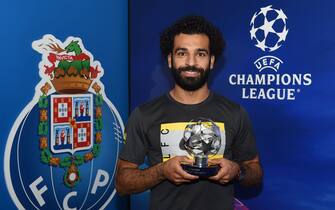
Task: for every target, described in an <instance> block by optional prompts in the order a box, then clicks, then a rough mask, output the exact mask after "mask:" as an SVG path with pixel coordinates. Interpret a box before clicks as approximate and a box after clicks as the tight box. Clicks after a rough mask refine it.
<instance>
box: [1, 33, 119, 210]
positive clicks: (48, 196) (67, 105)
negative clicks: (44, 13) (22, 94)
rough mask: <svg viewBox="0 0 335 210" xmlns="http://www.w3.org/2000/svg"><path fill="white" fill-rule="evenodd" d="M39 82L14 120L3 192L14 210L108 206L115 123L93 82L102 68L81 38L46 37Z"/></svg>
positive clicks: (36, 45)
mask: <svg viewBox="0 0 335 210" xmlns="http://www.w3.org/2000/svg"><path fill="white" fill-rule="evenodd" d="M32 47H33V49H34V50H36V51H37V52H39V53H41V54H42V60H41V62H40V63H39V74H40V77H41V81H40V82H39V84H38V85H37V86H36V88H35V95H34V98H33V99H32V101H31V102H30V103H29V104H28V105H27V106H26V107H25V108H24V110H23V111H22V112H21V113H20V115H19V116H18V118H17V119H16V121H15V123H14V125H13V127H12V129H11V132H10V134H9V137H8V140H7V145H6V151H5V178H6V184H7V188H8V190H9V193H10V194H11V197H12V199H13V201H14V202H15V204H16V206H17V207H18V208H19V209H53V208H54V207H57V208H59V209H100V208H104V207H106V205H107V204H108V203H109V202H110V201H111V200H112V198H113V196H114V194H115V189H114V184H113V179H114V174H115V169H116V161H117V154H118V150H119V145H120V144H121V143H122V141H123V128H124V127H123V123H122V120H121V118H120V115H119V113H118V111H117V110H116V108H115V107H114V105H113V104H112V103H111V101H110V100H109V99H108V98H107V96H106V94H105V92H104V86H103V84H102V83H101V81H100V78H101V77H102V75H103V72H104V70H103V68H102V66H101V64H100V63H99V62H98V61H95V60H94V59H93V56H92V54H91V53H90V52H89V51H87V50H86V49H85V48H84V45H83V42H82V40H81V39H80V38H76V37H69V38H67V39H66V41H65V42H61V41H60V40H58V39H56V38H55V37H54V36H53V35H50V34H48V35H45V36H43V38H42V39H40V40H37V41H34V42H33V43H32Z"/></svg>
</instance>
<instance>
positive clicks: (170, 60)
mask: <svg viewBox="0 0 335 210" xmlns="http://www.w3.org/2000/svg"><path fill="white" fill-rule="evenodd" d="M171 56H172V55H171V53H169V54H168V57H167V61H168V66H169V68H170V69H171V68H172V58H171Z"/></svg>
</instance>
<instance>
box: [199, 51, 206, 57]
mask: <svg viewBox="0 0 335 210" xmlns="http://www.w3.org/2000/svg"><path fill="white" fill-rule="evenodd" d="M198 56H200V57H205V56H207V54H206V53H203V52H200V53H198Z"/></svg>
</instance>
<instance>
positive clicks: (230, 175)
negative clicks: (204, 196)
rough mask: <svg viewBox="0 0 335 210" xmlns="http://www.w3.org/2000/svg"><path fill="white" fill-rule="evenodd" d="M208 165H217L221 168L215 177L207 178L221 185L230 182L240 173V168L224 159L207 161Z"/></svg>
mask: <svg viewBox="0 0 335 210" xmlns="http://www.w3.org/2000/svg"><path fill="white" fill-rule="evenodd" d="M208 163H209V164H215V165H219V166H220V167H221V168H220V170H219V172H218V173H217V174H216V175H215V176H211V177H209V179H210V180H214V181H218V182H220V183H221V184H226V183H228V182H230V181H231V180H232V179H234V178H235V177H236V176H237V174H238V173H239V171H240V166H239V165H238V164H237V163H235V162H233V161H230V160H228V159H225V158H218V159H209V160H208Z"/></svg>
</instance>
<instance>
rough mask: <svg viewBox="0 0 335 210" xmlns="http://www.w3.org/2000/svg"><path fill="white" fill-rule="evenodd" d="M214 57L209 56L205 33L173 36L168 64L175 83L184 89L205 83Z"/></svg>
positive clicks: (193, 88)
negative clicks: (172, 45)
mask: <svg viewBox="0 0 335 210" xmlns="http://www.w3.org/2000/svg"><path fill="white" fill-rule="evenodd" d="M214 59H215V58H214V56H210V52H209V39H208V37H207V35H205V34H192V35H190V34H179V35H177V36H175V38H174V47H173V52H172V54H170V55H169V56H168V64H169V68H170V69H171V70H172V74H173V77H174V79H175V82H176V84H177V85H178V86H180V87H181V88H183V89H184V90H188V91H194V90H197V89H199V88H201V87H202V86H204V85H205V84H206V82H207V79H208V75H209V71H210V69H212V68H213V65H214Z"/></svg>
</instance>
